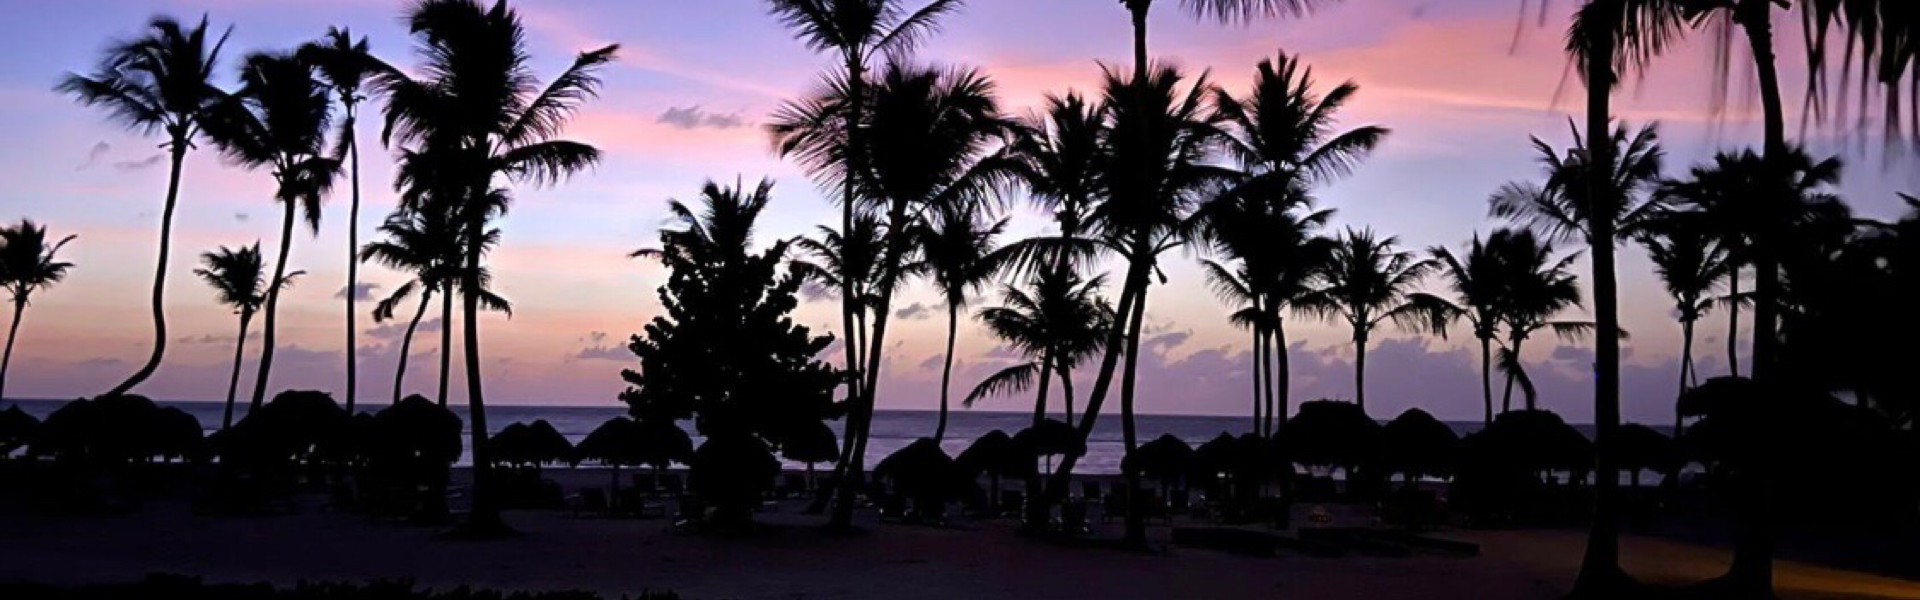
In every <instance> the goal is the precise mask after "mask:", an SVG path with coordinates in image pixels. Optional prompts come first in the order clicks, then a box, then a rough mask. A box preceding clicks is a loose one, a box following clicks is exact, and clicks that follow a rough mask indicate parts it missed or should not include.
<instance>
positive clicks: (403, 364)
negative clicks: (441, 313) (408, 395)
mask: <svg viewBox="0 0 1920 600" xmlns="http://www.w3.org/2000/svg"><path fill="white" fill-rule="evenodd" d="M432 299H433V293H432V292H428V291H427V290H426V289H425V287H422V289H421V290H420V308H419V309H416V310H414V311H413V320H412V321H408V322H407V333H406V335H403V336H401V337H400V366H399V367H398V368H396V369H394V372H393V403H394V404H399V403H400V389H401V384H402V383H404V382H405V381H406V379H407V355H408V354H409V353H411V352H413V332H414V330H417V329H419V328H420V318H421V317H424V316H427V304H428V301H429V300H432ZM441 326H442V327H445V324H444V323H443V324H442V325H441ZM442 399H445V397H444V396H443V397H442ZM441 405H442V406H445V405H446V403H445V402H442V403H441Z"/></svg>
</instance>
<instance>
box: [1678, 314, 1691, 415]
mask: <svg viewBox="0 0 1920 600" xmlns="http://www.w3.org/2000/svg"><path fill="white" fill-rule="evenodd" d="M1692 376H1693V320H1692V319H1687V320H1684V321H1681V322H1680V394H1679V395H1676V396H1674V402H1673V439H1675V440H1679V439H1680V431H1681V428H1683V427H1684V426H1685V424H1686V421H1685V420H1684V418H1683V417H1682V416H1681V414H1680V400H1679V398H1680V396H1684V395H1686V393H1687V388H1688V387H1689V386H1690V385H1691V384H1690V383H1689V382H1690V381H1692Z"/></svg>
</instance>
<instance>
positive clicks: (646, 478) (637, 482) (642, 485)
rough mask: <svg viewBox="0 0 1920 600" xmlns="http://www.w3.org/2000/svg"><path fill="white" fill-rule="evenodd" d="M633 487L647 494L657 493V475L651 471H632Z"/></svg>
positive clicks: (658, 487) (658, 486) (658, 488)
mask: <svg viewBox="0 0 1920 600" xmlns="http://www.w3.org/2000/svg"><path fill="white" fill-rule="evenodd" d="M633 489H636V490H640V491H641V492H642V493H645V494H647V495H649V496H651V495H654V494H657V493H659V492H660V480H659V477H657V476H655V475H654V474H652V473H634V474H633Z"/></svg>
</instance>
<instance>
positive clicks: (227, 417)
mask: <svg viewBox="0 0 1920 600" xmlns="http://www.w3.org/2000/svg"><path fill="white" fill-rule="evenodd" d="M252 321H253V309H241V311H240V337H236V338H233V374H232V375H230V376H228V377H227V409H226V411H225V412H223V413H222V414H221V416H220V430H221V431H226V430H227V428H230V427H233V399H234V394H235V393H236V392H238V391H240V365H241V364H242V363H244V362H245V357H246V353H247V325H248V324H249V323H251V322H252ZM8 348H9V349H11V348H12V343H11V342H9V343H8Z"/></svg>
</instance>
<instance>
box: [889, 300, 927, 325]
mask: <svg viewBox="0 0 1920 600" xmlns="http://www.w3.org/2000/svg"><path fill="white" fill-rule="evenodd" d="M932 317H933V308H932V307H929V306H927V305H926V303H924V302H915V303H913V304H909V305H907V307H906V308H902V309H900V310H896V311H893V318H895V319H900V320H902V321H925V320H927V319H929V318H932Z"/></svg>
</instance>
